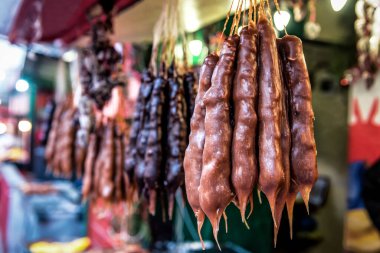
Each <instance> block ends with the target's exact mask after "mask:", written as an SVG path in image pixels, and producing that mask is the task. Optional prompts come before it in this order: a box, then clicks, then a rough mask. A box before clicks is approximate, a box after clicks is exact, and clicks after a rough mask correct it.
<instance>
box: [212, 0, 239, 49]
mask: <svg viewBox="0 0 380 253" xmlns="http://www.w3.org/2000/svg"><path fill="white" fill-rule="evenodd" d="M234 1H235V0H232V3H231V6H230V9H229V10H228V12H227V16H226V21H225V22H224V25H223V30H222V33H221V34H220V37H219V42H218V47H217V49H216V53H218V52H219V50H220V47H221V45H222V40H223V34H224V32H225V30H226V27H227V23H228V20H229V19H230V15H231V10H232V6H233V5H234Z"/></svg>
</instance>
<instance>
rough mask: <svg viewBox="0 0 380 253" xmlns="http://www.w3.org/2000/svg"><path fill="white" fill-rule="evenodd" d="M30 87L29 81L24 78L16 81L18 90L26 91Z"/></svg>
mask: <svg viewBox="0 0 380 253" xmlns="http://www.w3.org/2000/svg"><path fill="white" fill-rule="evenodd" d="M28 89H29V83H28V82H27V81H25V80H23V79H19V80H18V81H17V82H16V90H17V91H18V92H25V91H27V90H28Z"/></svg>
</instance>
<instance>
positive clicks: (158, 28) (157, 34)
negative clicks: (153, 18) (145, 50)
mask: <svg viewBox="0 0 380 253" xmlns="http://www.w3.org/2000/svg"><path fill="white" fill-rule="evenodd" d="M166 6H167V0H164V2H163V5H162V10H161V15H160V17H159V19H158V21H157V23H156V25H155V27H154V32H153V45H152V55H151V58H150V64H149V65H150V68H151V70H152V72H153V73H154V74H157V73H158V67H157V60H158V49H159V44H160V41H161V37H162V35H163V25H164V19H165V14H166Z"/></svg>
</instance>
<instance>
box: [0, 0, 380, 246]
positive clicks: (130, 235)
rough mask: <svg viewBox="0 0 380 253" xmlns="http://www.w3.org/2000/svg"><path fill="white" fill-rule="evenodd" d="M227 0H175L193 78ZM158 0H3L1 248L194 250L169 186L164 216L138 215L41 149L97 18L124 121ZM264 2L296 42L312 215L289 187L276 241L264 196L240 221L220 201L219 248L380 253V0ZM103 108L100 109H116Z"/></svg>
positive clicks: (186, 216) (74, 82)
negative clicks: (309, 152) (305, 105)
mask: <svg viewBox="0 0 380 253" xmlns="http://www.w3.org/2000/svg"><path fill="white" fill-rule="evenodd" d="M231 2H232V1H230V0H207V1H206V0H182V1H179V2H178V13H179V20H181V21H180V22H181V23H182V25H183V27H181V29H183V33H184V37H185V40H183V41H182V42H181V43H182V44H178V46H175V47H174V51H175V54H176V55H177V56H178V55H181V56H180V57H181V58H182V59H183V58H185V59H187V62H188V65H189V66H188V68H189V69H190V70H191V71H192V72H193V73H194V74H195V77H196V78H197V77H198V74H199V67H200V66H201V65H202V63H203V60H204V58H205V57H206V56H207V54H208V53H210V52H213V51H214V50H215V48H216V46H217V43H218V39H219V37H220V33H221V31H222V30H223V25H224V22H225V20H226V14H227V13H228V11H229V8H230V5H231ZM234 2H235V3H232V11H231V13H230V15H231V17H232V16H233V14H234V13H235V10H236V9H237V8H238V6H237V2H238V1H237V0H235V1H234ZM248 2H249V1H247V3H248ZM163 3H164V1H163V0H112V1H106V0H65V1H60V0H2V1H1V3H0V252H2V253H7V252H9V253H18V252H202V249H201V245H200V243H199V240H198V234H197V231H196V220H195V218H194V215H193V214H192V211H191V208H190V207H189V206H188V204H187V205H183V204H182V195H181V194H180V193H178V194H177V195H176V198H175V199H176V200H175V211H174V218H173V220H172V221H168V220H162V219H161V217H159V216H160V214H156V216H155V217H153V216H150V215H148V213H147V207H146V206H144V205H143V204H142V203H138V202H136V203H133V204H134V210H135V211H134V212H127V211H126V209H125V206H124V205H123V204H115V205H108V204H105V203H102V202H100V203H99V202H96V203H92V202H91V201H85V200H83V198H82V187H83V180H82V179H81V178H80V177H76V176H69V177H67V176H66V177H62V176H61V175H57V174H55V173H52V172H51V170H49V168H48V166H47V163H46V160H45V149H46V145H47V143H48V139H49V131H50V129H51V127H52V122H53V116H54V110H55V109H56V108H58V105H59V103H62V102H63V101H65V100H67V98H68V97H74V104H75V101H76V99H75V97H76V96H78V95H76V94H78V91H77V90H78V87H79V86H81V84H80V82H81V80H83V79H81V75H83V69H82V66H83V65H86V64H89V63H87V62H86V59H87V58H86V54H87V55H88V52H92V51H93V50H101V49H96V48H95V46H94V45H96V43H97V40H100V39H99V38H103V37H102V36H104V34H102V33H101V32H102V26H101V25H100V26H99V22H100V23H102V22H105V23H107V22H110V23H111V24H112V25H111V28H110V29H108V28H107V29H108V30H107V29H106V37H107V41H108V40H109V42H107V43H108V44H109V45H111V47H112V48H114V49H115V51H116V52H117V53H118V55H120V59H119V60H118V61H117V64H118V66H117V71H116V72H117V74H118V76H120V78H121V80H122V85H119V86H118V87H117V88H118V89H121V94H122V99H121V102H120V101H119V100H118V95H114V93H115V94H116V92H112V95H110V96H111V100H112V101H113V100H117V101H118V102H116V104H117V106H116V107H118V108H123V109H122V112H121V114H122V115H121V117H123V118H124V120H126V122H131V120H132V117H133V112H134V110H135V104H136V100H137V99H138V94H139V87H140V83H141V76H142V74H141V73H142V72H143V71H144V69H146V68H147V67H148V65H149V60H150V58H151V52H152V46H153V47H154V43H153V42H154V36H155V31H156V30H157V28H156V29H155V24H156V22H157V20H159V17H160V13H161V11H162V8H163ZM244 5H245V1H244ZM246 6H248V5H246ZM246 6H244V8H243V9H245V7H246ZM270 7H271V10H272V12H271V14H272V17H273V22H274V27H275V28H276V33H277V35H278V37H282V36H283V35H284V34H285V32H284V29H283V27H284V26H286V30H287V33H288V34H292V35H296V36H298V37H300V38H301V39H302V42H303V48H304V54H305V59H306V63H307V66H308V71H309V76H310V81H311V85H312V93H313V109H314V114H315V138H316V143H317V150H318V156H317V158H318V169H319V175H320V176H319V179H318V181H317V183H316V185H315V186H314V188H313V190H312V193H311V197H310V215H307V213H306V210H305V208H304V205H303V202H302V199H301V198H297V201H296V206H295V211H294V237H293V240H290V239H289V231H288V221H287V219H286V217H285V218H283V223H282V226H281V228H280V234H279V240H278V243H277V247H276V248H274V247H273V231H272V226H273V224H272V218H271V215H270V210H269V206H268V204H267V202H266V201H265V200H264V201H263V203H262V204H260V203H259V200H258V198H257V196H256V194H254V197H255V199H254V202H255V211H254V214H253V216H252V217H251V218H250V219H249V220H248V223H249V226H250V230H247V229H246V228H245V226H244V225H243V224H241V222H240V221H241V220H240V213H239V211H238V210H237V209H236V208H234V207H232V206H230V207H228V209H227V213H228V225H229V231H228V233H227V234H226V233H225V232H224V229H221V231H220V232H219V239H220V241H221V242H222V245H223V247H222V248H223V252H242V253H244V252H380V234H379V229H380V197H379V194H377V193H378V192H380V159H379V158H380V74H379V71H378V68H379V67H380V53H379V46H380V1H379V0H358V1H353V0H328V1H317V0H280V1H279V8H280V9H281V14H279V13H278V12H276V8H275V6H274V4H273V3H271V6H270ZM229 29H230V28H229V26H228V27H227V30H229ZM99 31H100V32H99ZM94 34H95V35H96V34H97V36H94ZM99 34H100V35H99ZM98 42H99V41H98ZM101 43H103V42H101ZM104 43H105V44H107V43H106V42H104ZM152 43H153V44H152ZM105 44H101V45H103V46H104V45H105ZM108 44H107V45H108ZM101 47H102V46H100V48H101ZM104 47H106V46H104ZM183 48H184V49H185V50H183ZM88 59H91V57H89V58H88ZM115 64H116V63H115ZM113 74H114V73H112V74H111V73H109V76H111V75H113ZM113 89H115V88H113ZM79 93H80V92H79ZM115 97H116V98H115ZM119 99H120V97H119ZM120 103H122V106H121V104H120ZM77 106H78V105H77ZM109 107H111V109H109V110H110V111H111V114H113V113H115V112H113V111H115V110H116V111H120V109H115V108H113V107H114V106H112V105H111V106H109ZM118 113H119V112H116V114H118ZM118 115H119V114H118ZM119 116H120V115H119ZM60 123H62V124H63V121H62V122H60ZM76 124H79V125H81V123H76ZM62 127H63V125H62ZM284 216H286V215H284ZM203 236H204V239H205V240H206V248H207V250H206V251H205V252H218V250H217V248H216V247H215V244H214V243H213V242H214V241H213V238H212V230H211V226H210V224H209V223H207V222H206V224H205V226H204V228H203ZM63 249H64V250H63Z"/></svg>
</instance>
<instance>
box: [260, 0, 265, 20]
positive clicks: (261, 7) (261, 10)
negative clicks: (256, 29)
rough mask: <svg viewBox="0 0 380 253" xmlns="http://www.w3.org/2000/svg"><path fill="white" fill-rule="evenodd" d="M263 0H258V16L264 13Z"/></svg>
mask: <svg viewBox="0 0 380 253" xmlns="http://www.w3.org/2000/svg"><path fill="white" fill-rule="evenodd" d="M264 1H265V0H260V6H259V18H260V17H261V16H263V15H265V12H264V4H265V2H264Z"/></svg>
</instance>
